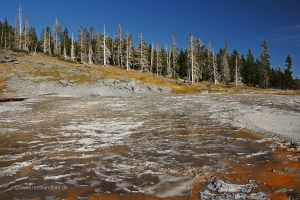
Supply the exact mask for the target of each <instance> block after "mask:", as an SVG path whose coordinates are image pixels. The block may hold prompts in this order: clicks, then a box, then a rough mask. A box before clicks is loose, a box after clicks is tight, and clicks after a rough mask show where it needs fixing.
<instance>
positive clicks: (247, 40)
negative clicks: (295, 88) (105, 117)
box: [0, 0, 300, 77]
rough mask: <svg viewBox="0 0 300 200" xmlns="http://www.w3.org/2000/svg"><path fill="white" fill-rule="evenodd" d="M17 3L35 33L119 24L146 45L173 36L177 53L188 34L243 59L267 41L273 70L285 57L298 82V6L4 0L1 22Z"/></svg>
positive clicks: (294, 2) (192, 0) (218, 0)
mask: <svg viewBox="0 0 300 200" xmlns="http://www.w3.org/2000/svg"><path fill="white" fill-rule="evenodd" d="M20 3H21V4H22V6H23V8H24V12H25V15H27V16H28V18H29V23H30V25H32V26H35V27H36V29H37V31H38V32H39V33H40V31H41V29H42V28H43V27H44V26H51V27H52V26H53V24H54V21H55V18H56V17H58V18H59V20H60V21H61V23H62V25H63V26H67V27H68V28H69V31H70V32H74V34H77V33H78V29H79V27H80V26H81V25H83V26H85V27H90V26H91V25H93V26H94V27H95V29H96V30H99V31H102V27H103V24H106V27H107V30H108V32H109V33H110V35H113V32H114V31H115V29H116V27H117V25H118V24H119V23H120V24H121V25H122V26H123V28H124V29H125V31H128V32H129V33H133V34H134V36H135V38H137V37H138V35H139V33H143V35H144V36H145V39H146V41H147V42H148V43H152V42H153V43H158V42H160V43H162V44H169V43H170V42H171V35H172V33H173V32H175V33H176V35H177V43H178V46H179V47H181V48H186V39H187V36H188V35H189V33H193V34H194V35H195V36H196V37H197V38H201V39H202V41H203V42H204V43H208V42H210V43H211V44H212V46H213V48H214V49H216V50H218V49H219V48H221V47H223V46H224V42H225V41H227V43H228V46H229V49H230V51H232V50H233V49H234V48H235V49H237V50H238V51H239V52H241V53H243V54H246V52H247V50H248V48H251V49H252V50H253V53H254V55H255V56H258V55H259V54H260V51H261V47H260V45H261V43H262V41H263V40H266V41H267V42H268V43H269V46H270V55H271V63H272V66H273V67H279V66H280V67H284V61H285V58H286V56H287V55H288V54H290V55H291V57H292V59H293V71H294V75H296V76H297V77H300V1H299V0H205V1H201V0H184V1H183V0H181V1H179V0H151V1H145V0H144V1H142V0H127V1H122V0H114V1H109V0H106V1H103V0H98V1H97V0H85V1H74V0H73V1H71V0H65V1H59V0H51V1H41V0H27V1H25V0H23V1H22V0H21V1H20V0H18V1H16V0H6V1H2V2H1V7H0V18H1V19H2V20H3V18H4V17H5V16H6V17H8V20H9V21H10V22H11V23H13V21H14V16H15V15H16V12H17V7H18V5H19V4H20Z"/></svg>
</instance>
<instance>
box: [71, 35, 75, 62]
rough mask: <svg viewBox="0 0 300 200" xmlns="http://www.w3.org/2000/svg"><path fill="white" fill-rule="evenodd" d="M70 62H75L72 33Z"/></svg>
mask: <svg viewBox="0 0 300 200" xmlns="http://www.w3.org/2000/svg"><path fill="white" fill-rule="evenodd" d="M71 60H72V61H75V54H74V36H73V33H72V41H71Z"/></svg>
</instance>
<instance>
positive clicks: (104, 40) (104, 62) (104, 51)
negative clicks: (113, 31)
mask: <svg viewBox="0 0 300 200" xmlns="http://www.w3.org/2000/svg"><path fill="white" fill-rule="evenodd" d="M103 65H104V66H106V34H105V25H104V28H103Z"/></svg>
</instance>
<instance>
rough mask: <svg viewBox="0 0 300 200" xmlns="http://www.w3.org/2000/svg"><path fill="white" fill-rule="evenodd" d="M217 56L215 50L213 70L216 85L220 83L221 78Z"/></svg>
mask: <svg viewBox="0 0 300 200" xmlns="http://www.w3.org/2000/svg"><path fill="white" fill-rule="evenodd" d="M216 57H217V56H216V55H215V52H214V51H213V70H214V82H215V85H217V84H218V83H219V80H220V74H219V73H218V69H217V58H216Z"/></svg>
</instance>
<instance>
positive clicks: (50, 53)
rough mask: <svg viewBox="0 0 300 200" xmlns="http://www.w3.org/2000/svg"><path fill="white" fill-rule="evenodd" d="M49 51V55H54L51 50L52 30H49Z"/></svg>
mask: <svg viewBox="0 0 300 200" xmlns="http://www.w3.org/2000/svg"><path fill="white" fill-rule="evenodd" d="M48 43H49V44H48V48H49V49H48V51H49V55H50V56H51V55H52V52H51V32H50V30H49V33H48Z"/></svg>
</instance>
